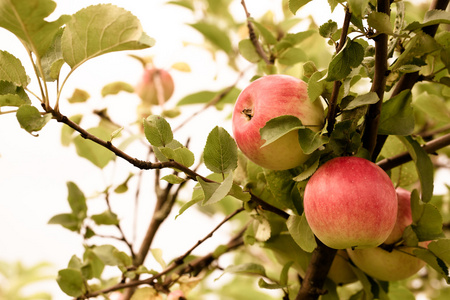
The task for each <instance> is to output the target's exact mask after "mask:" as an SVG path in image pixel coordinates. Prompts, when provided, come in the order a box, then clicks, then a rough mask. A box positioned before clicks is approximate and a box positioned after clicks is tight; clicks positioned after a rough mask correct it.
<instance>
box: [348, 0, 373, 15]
mask: <svg viewBox="0 0 450 300" xmlns="http://www.w3.org/2000/svg"><path fill="white" fill-rule="evenodd" d="M348 4H349V5H350V12H351V13H352V15H355V16H356V17H359V18H361V17H362V16H364V15H365V12H366V9H367V6H368V5H369V0H348Z"/></svg>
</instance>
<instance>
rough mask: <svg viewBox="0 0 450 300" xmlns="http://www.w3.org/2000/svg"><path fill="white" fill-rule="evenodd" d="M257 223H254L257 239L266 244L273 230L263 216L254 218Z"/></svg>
mask: <svg viewBox="0 0 450 300" xmlns="http://www.w3.org/2000/svg"><path fill="white" fill-rule="evenodd" d="M253 218H254V219H255V221H254V222H253V225H254V231H255V239H256V240H258V241H261V242H265V241H267V240H268V239H270V235H271V232H272V228H271V227H270V223H269V221H268V220H267V219H266V218H264V217H263V216H258V215H256V216H254V217H253Z"/></svg>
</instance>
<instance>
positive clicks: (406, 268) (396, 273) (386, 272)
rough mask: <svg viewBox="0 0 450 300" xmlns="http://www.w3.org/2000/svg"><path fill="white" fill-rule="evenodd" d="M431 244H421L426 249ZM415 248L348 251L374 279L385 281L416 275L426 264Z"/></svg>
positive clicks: (401, 247)
mask: <svg viewBox="0 0 450 300" xmlns="http://www.w3.org/2000/svg"><path fill="white" fill-rule="evenodd" d="M428 243H430V242H420V243H419V245H420V246H422V247H426V246H427V245H428ZM413 250H414V248H413V247H407V246H398V247H395V248H394V249H393V250H392V251H387V250H384V249H383V248H380V247H374V248H368V249H355V250H352V249H347V252H348V255H349V256H350V258H351V260H352V261H353V263H354V264H355V265H356V266H357V267H358V268H360V269H361V270H362V271H364V272H365V273H366V274H367V275H369V276H372V277H373V278H376V279H379V280H384V281H397V280H403V279H406V278H409V277H411V276H412V275H414V274H416V273H417V272H418V271H419V270H420V269H421V268H422V267H423V266H425V262H424V261H423V260H420V259H419V258H417V257H415V256H414V255H413V254H412V253H413Z"/></svg>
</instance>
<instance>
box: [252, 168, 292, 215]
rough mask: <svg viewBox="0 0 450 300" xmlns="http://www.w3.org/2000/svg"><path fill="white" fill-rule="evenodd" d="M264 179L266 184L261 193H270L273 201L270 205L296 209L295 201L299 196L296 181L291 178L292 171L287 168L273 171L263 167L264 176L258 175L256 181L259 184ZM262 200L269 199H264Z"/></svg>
mask: <svg viewBox="0 0 450 300" xmlns="http://www.w3.org/2000/svg"><path fill="white" fill-rule="evenodd" d="M264 179H265V181H266V183H267V185H266V186H262V187H263V193H270V194H269V195H271V196H272V198H273V202H271V201H269V202H271V204H272V205H274V206H276V207H278V208H281V209H285V208H289V209H292V210H293V211H296V207H295V204H294V203H295V202H297V201H298V202H300V201H301V197H300V194H299V192H298V188H297V186H296V182H295V181H294V180H292V173H291V172H290V171H289V170H286V171H274V170H269V169H264V178H261V177H260V176H258V178H257V181H258V183H259V184H261V181H263V180H264ZM254 189H255V187H252V192H255V190H254ZM263 199H264V200H267V201H268V200H269V199H265V198H264V197H263Z"/></svg>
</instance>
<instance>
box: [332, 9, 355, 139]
mask: <svg viewBox="0 0 450 300" xmlns="http://www.w3.org/2000/svg"><path fill="white" fill-rule="evenodd" d="M351 18H352V13H351V12H350V10H349V9H348V7H346V8H345V18H344V24H343V25H342V31H341V36H340V38H339V43H338V44H337V46H336V53H339V51H341V50H342V48H343V47H344V45H345V41H346V40H347V34H348V29H349V26H350V20H351ZM341 85H342V82H341V81H340V80H337V81H335V82H334V84H333V91H332V92H331V97H330V100H329V103H328V113H327V121H328V124H327V132H328V134H331V132H332V131H333V129H334V124H335V123H336V113H337V112H336V109H337V100H338V96H339V89H340V88H341Z"/></svg>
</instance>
